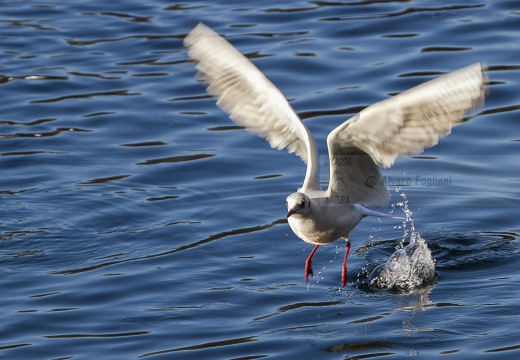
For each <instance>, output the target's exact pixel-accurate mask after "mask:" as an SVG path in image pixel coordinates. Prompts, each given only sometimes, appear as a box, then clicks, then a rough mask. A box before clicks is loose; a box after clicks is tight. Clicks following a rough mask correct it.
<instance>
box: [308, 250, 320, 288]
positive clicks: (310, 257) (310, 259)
mask: <svg viewBox="0 0 520 360" xmlns="http://www.w3.org/2000/svg"><path fill="white" fill-rule="evenodd" d="M319 247H320V246H319V245H316V246H315V247H314V249H313V250H312V251H311V254H310V255H309V257H308V258H307V260H305V281H307V280H308V279H309V274H311V275H312V276H314V274H313V273H312V265H311V261H312V255H314V253H315V252H316V250H318V248H319Z"/></svg>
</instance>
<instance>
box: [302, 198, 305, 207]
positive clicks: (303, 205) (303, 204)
mask: <svg viewBox="0 0 520 360" xmlns="http://www.w3.org/2000/svg"><path fill="white" fill-rule="evenodd" d="M301 207H302V208H304V207H305V200H303V201H302V205H301Z"/></svg>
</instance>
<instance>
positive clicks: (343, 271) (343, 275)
mask: <svg viewBox="0 0 520 360" xmlns="http://www.w3.org/2000/svg"><path fill="white" fill-rule="evenodd" d="M349 251H350V241H347V246H346V247H345V257H344V258H343V265H342V266H341V286H342V287H345V285H346V284H347V257H348V252H349Z"/></svg>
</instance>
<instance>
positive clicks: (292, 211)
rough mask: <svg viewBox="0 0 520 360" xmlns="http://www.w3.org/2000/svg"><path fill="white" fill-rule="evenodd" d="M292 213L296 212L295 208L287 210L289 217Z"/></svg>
mask: <svg viewBox="0 0 520 360" xmlns="http://www.w3.org/2000/svg"><path fill="white" fill-rule="evenodd" d="M292 214H294V210H293V209H289V211H287V218H289V217H290V216H291V215H292Z"/></svg>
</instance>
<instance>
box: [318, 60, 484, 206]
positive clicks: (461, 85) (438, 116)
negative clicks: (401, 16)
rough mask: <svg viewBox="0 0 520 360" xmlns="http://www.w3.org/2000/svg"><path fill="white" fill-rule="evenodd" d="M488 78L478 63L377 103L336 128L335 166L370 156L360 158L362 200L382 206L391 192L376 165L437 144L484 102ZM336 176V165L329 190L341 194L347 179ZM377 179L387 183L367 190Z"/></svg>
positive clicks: (332, 145)
mask: <svg viewBox="0 0 520 360" xmlns="http://www.w3.org/2000/svg"><path fill="white" fill-rule="evenodd" d="M485 80H486V73H485V69H484V68H483V66H482V65H481V64H480V63H477V64H473V65H470V66H468V67H465V68H462V69H459V70H457V71H454V72H451V73H449V74H446V75H444V76H441V77H439V78H437V79H434V80H431V81H428V82H426V83H424V84H421V85H419V86H416V87H414V88H412V89H410V90H408V91H405V92H403V93H401V94H399V95H396V96H394V97H392V98H389V99H386V100H383V101H381V102H379V103H376V104H374V105H371V106H369V107H367V108H366V109H364V110H362V111H361V112H360V113H359V114H357V115H356V116H354V117H353V118H351V119H349V120H348V121H346V122H344V123H343V124H341V125H340V126H338V127H337V128H336V129H334V130H333V131H332V132H331V133H330V134H329V136H328V137H327V145H328V147H329V157H330V159H331V160H330V161H331V165H333V164H334V163H337V162H335V161H334V159H336V158H341V157H345V156H348V155H349V154H354V155H356V154H359V152H361V153H362V154H367V155H369V157H370V158H369V157H368V156H366V155H365V160H366V161H362V160H361V159H362V158H359V164H360V165H358V166H359V167H360V168H361V171H360V172H359V173H358V175H359V176H360V179H357V181H358V183H357V184H356V185H355V188H354V190H355V191H358V193H359V194H360V195H358V196H357V198H356V200H357V201H358V202H361V203H366V204H367V205H380V204H381V203H382V201H381V199H384V197H381V196H382V195H381V192H382V190H384V191H385V192H386V189H384V186H383V184H382V181H381V176H380V175H379V172H378V169H377V167H376V166H375V165H376V164H377V165H379V166H382V167H390V166H392V164H393V163H394V161H395V159H396V158H397V156H399V155H405V154H417V153H420V152H422V151H423V150H424V149H425V148H428V147H431V146H433V145H435V144H437V142H438V140H439V138H440V137H443V136H446V135H448V134H449V133H450V131H451V128H452V127H453V126H455V125H457V124H459V123H461V122H462V121H463V119H464V114H465V113H466V112H467V111H468V110H471V109H473V108H474V107H475V106H476V104H477V103H478V102H482V101H483V99H484V82H485ZM340 170H341V169H340ZM333 173H336V174H337V173H338V167H337V166H331V182H330V185H329V191H331V190H333V191H341V189H342V185H341V184H340V182H341V178H339V179H338V177H336V179H337V180H334V177H333V176H332V175H333ZM359 176H358V177H359ZM371 176H374V177H375V178H377V179H379V182H381V184H377V185H378V186H374V187H376V189H374V188H370V187H368V188H367V186H366V183H365V181H364V180H365V179H367V178H369V177H371ZM370 179H373V178H370ZM338 181H339V182H338Z"/></svg>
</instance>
